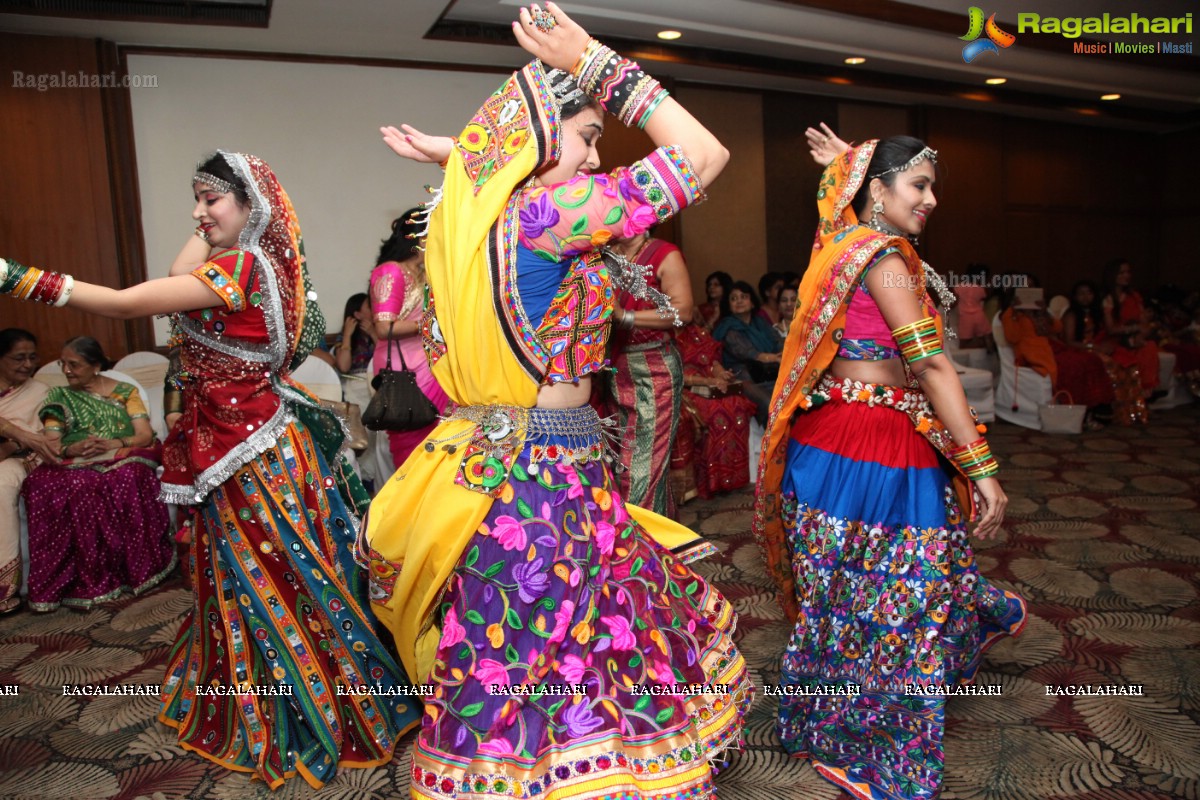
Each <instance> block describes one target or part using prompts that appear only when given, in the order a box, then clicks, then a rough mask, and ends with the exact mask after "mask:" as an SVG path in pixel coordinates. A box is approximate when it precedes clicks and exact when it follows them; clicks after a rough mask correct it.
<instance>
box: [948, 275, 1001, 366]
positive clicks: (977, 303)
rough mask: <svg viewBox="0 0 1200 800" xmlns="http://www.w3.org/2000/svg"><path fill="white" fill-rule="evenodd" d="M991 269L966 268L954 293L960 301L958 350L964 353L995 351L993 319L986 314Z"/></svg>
mask: <svg viewBox="0 0 1200 800" xmlns="http://www.w3.org/2000/svg"><path fill="white" fill-rule="evenodd" d="M987 285H988V268H987V267H986V266H984V265H983V264H970V265H968V266H967V271H966V274H964V275H963V280H961V281H958V282H956V283H955V284H954V286H953V289H952V291H953V292H954V296H955V298H957V300H958V304H957V307H958V324H957V328H956V333H957V334H958V341H959V347H962V348H964V349H969V348H973V347H975V348H977V347H984V348H987V349H988V350H989V351H991V350H994V349H995V343H994V342H993V341H992V319H991V317H989V316H987V314H986V313H984V307H983V303H984V300H986V299H987V294H988V290H987Z"/></svg>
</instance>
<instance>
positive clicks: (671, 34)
mask: <svg viewBox="0 0 1200 800" xmlns="http://www.w3.org/2000/svg"><path fill="white" fill-rule="evenodd" d="M680 36H683V34H682V33H680V32H679V31H659V32H658V38H660V39H666V40H667V41H671V40H674V39H678V38H679V37H680Z"/></svg>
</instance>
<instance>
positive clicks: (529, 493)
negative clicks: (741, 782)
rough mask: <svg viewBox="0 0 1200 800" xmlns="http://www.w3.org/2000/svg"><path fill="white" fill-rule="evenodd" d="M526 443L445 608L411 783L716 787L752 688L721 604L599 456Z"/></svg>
mask: <svg viewBox="0 0 1200 800" xmlns="http://www.w3.org/2000/svg"><path fill="white" fill-rule="evenodd" d="M597 442H598V439H597ZM539 444H546V445H550V444H554V442H553V441H546V442H539ZM573 444H574V445H575V446H576V447H575V448H574V451H575V452H584V453H586V452H589V451H590V450H591V447H592V445H594V444H595V443H584V444H583V446H582V447H579V445H580V442H579V441H578V440H576V441H575V442H574V443H573ZM530 445H531V443H529V442H527V443H526V448H525V451H524V453H525V454H524V455H522V456H521V458H520V459H519V460H518V461H517V462H516V463H515V464H514V466H513V470H512V473H511V475H510V478H509V481H508V483H507V484H506V485H505V487H504V488H503V494H502V496H501V497H500V498H498V499H497V500H496V501H495V503H494V505H493V506H492V509H491V511H490V512H489V514H488V516H487V517H486V518H485V520H484V522H483V523H482V524H481V525H480V527H479V530H478V531H477V533H476V534H475V536H474V537H473V539H472V540H471V541H470V543H469V545H468V546H467V548H466V550H465V552H464V553H463V554H462V557H461V559H460V560H459V562H458V565H457V567H456V569H455V572H454V574H453V576H452V578H451V581H450V584H449V586H448V587H447V590H446V592H445V594H444V596H443V599H442V602H441V604H440V606H439V609H438V614H439V617H440V619H439V620H438V622H439V624H440V626H441V639H440V642H439V645H438V650H437V655H436V659H435V662H434V668H433V671H432V673H431V675H430V678H429V680H428V681H427V682H428V683H430V684H433V685H434V686H435V687H436V689H435V694H434V695H433V696H432V697H426V705H425V710H426V714H425V718H424V720H423V722H422V727H421V731H420V733H419V735H418V739H417V744H416V749H415V752H414V757H413V783H412V792H413V797H420V798H438V799H439V800H441V799H443V798H451V797H453V798H499V797H506V798H507V797H530V798H538V797H541V798H554V800H574V799H575V798H595V800H599V799H600V798H614V799H615V798H620V799H621V800H635V798H645V799H646V800H650V799H651V798H654V799H655V800H667V798H684V797H687V798H708V797H715V793H714V789H713V781H712V776H713V774H714V768H713V766H712V764H711V761H712V760H713V759H715V758H717V757H718V755H719V754H720V752H721V751H722V750H723V749H724V748H725V747H727V746H729V745H731V744H733V745H736V744H738V743H740V739H741V730H742V717H743V715H744V714H745V712H746V710H747V708H748V706H749V704H750V701H751V699H752V694H753V687H752V686H751V684H750V682H749V679H748V677H747V675H746V671H745V663H744V661H743V659H742V656H741V654H740V653H739V652H738V651H737V649H736V648H735V647H734V645H733V642H732V639H731V636H732V633H733V628H734V625H735V616H734V613H733V610H732V608H731V607H730V604H729V603H728V602H727V601H726V600H725V599H724V598H723V597H722V596H721V595H720V594H718V593H717V592H716V591H715V590H714V589H713V588H712V587H711V586H709V585H708V584H707V583H706V582H705V581H704V580H703V579H702V578H700V577H699V576H697V575H696V574H695V573H694V572H693V571H692V570H691V569H689V568H688V567H687V566H686V565H685V564H684V563H681V560H680V558H678V557H676V556H675V555H673V554H672V553H671V552H670V551H668V550H666V549H664V548H662V547H660V546H659V545H658V544H656V543H655V542H653V541H652V540H651V539H650V537H649V535H648V534H646V532H645V531H644V530H643V529H642V528H641V527H640V526H639V525H638V524H637V523H636V522H635V521H634V520H633V519H632V518H630V516H629V514H628V513H627V511H626V508H625V505H624V503H623V501H622V499H621V497H620V495H619V494H618V493H617V491H616V490H615V487H614V485H613V482H612V476H611V474H610V473H609V470H608V468H607V467H606V466H605V463H604V462H603V461H601V460H591V461H575V462H573V463H568V461H567V460H566V459H564V458H563V457H562V455H561V454H562V452H563V451H564V450H566V451H567V452H571V450H572V448H562V449H560V450H558V453H559V458H560V460H557V461H540V462H538V463H536V464H532V463H530V460H529V457H528V455H527V454H528V453H529V451H530ZM552 452H553V451H552ZM567 458H570V456H567ZM685 560H686V559H685Z"/></svg>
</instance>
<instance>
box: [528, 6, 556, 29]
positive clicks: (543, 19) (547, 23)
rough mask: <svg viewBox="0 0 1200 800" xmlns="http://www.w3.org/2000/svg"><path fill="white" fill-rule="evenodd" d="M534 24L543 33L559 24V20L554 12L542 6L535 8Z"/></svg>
mask: <svg viewBox="0 0 1200 800" xmlns="http://www.w3.org/2000/svg"><path fill="white" fill-rule="evenodd" d="M533 24H534V27H536V28H537V29H538V30H539V31H541V32H542V33H549V32H550V29H551V28H553V27H554V26H555V25H557V24H558V20H556V19H555V18H554V15H553V14H550V13H547V12H546V11H543V10H542V9H540V8H535V9H534V10H533Z"/></svg>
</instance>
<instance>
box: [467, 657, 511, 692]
mask: <svg viewBox="0 0 1200 800" xmlns="http://www.w3.org/2000/svg"><path fill="white" fill-rule="evenodd" d="M475 677H476V679H477V680H478V681H479V682H480V683H481V684H483V685H484V686H490V685H491V684H493V683H495V684H499V685H501V686H508V685H509V684H511V683H512V681H511V680H510V679H509V677H508V670H507V669H505V668H504V665H503V664H501V663H500V662H499V661H496V660H495V659H491V658H481V659H480V660H479V664H478V665H477V666H476V667H475Z"/></svg>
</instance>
